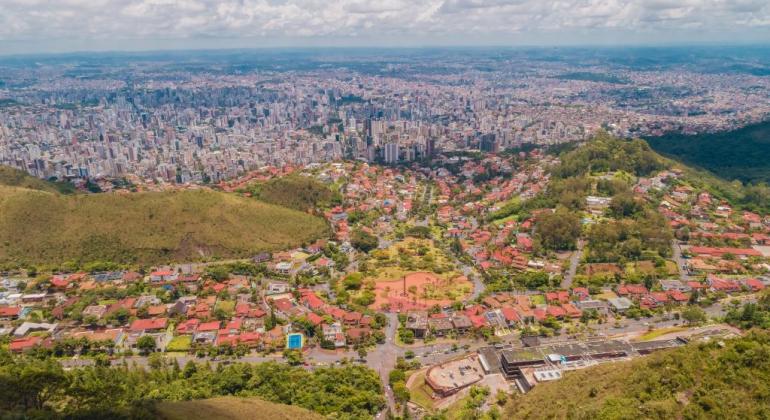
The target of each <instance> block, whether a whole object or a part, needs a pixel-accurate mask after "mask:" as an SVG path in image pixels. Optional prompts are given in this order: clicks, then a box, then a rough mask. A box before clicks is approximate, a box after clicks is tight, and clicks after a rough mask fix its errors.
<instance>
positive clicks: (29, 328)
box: [13, 322, 59, 337]
mask: <svg viewBox="0 0 770 420" xmlns="http://www.w3.org/2000/svg"><path fill="white" fill-rule="evenodd" d="M58 326H59V324H49V323H46V322H25V323H23V324H21V325H20V326H19V327H18V328H16V330H14V331H13V335H15V336H17V337H23V336H25V335H27V334H29V333H31V332H47V333H49V334H53V333H54V332H55V331H56V328H57V327H58Z"/></svg>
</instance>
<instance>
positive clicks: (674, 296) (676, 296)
mask: <svg viewBox="0 0 770 420" xmlns="http://www.w3.org/2000/svg"><path fill="white" fill-rule="evenodd" d="M666 293H668V297H669V298H671V301H673V302H674V303H680V304H681V303H686V302H688V301H689V300H690V297H689V296H688V295H686V294H684V293H682V292H680V291H679V290H669V291H668V292H666Z"/></svg>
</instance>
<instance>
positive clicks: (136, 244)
mask: <svg viewBox="0 0 770 420" xmlns="http://www.w3.org/2000/svg"><path fill="white" fill-rule="evenodd" d="M327 229H328V228H327V226H326V223H325V222H324V221H323V220H322V219H320V218H316V217H313V216H311V215H308V214H305V213H302V212H299V211H296V210H292V209H288V208H285V207H280V206H276V205H272V204H267V203H263V202H260V201H257V200H251V199H246V198H241V197H237V196H235V195H231V194H226V193H221V192H214V191H209V190H198V191H180V192H148V193H130V194H76V195H62V194H56V193H51V192H47V191H36V190H30V189H27V188H19V187H7V186H5V187H4V186H0V263H17V264H35V265H39V264H62V263H64V262H68V261H72V262H76V263H80V264H83V263H87V262H94V261H110V262H116V263H160V262H166V261H172V260H173V261H190V260H201V259H205V258H213V257H219V258H232V257H248V256H250V255H252V254H253V253H256V252H259V251H269V250H276V249H284V248H288V247H292V246H298V245H301V244H302V243H303V242H310V241H312V240H314V239H316V238H318V237H320V236H323V235H325V234H326V233H327Z"/></svg>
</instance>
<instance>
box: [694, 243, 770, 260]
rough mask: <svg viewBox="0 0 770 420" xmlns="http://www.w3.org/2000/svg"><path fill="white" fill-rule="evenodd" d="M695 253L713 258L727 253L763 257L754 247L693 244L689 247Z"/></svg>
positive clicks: (722, 256) (721, 256) (737, 255)
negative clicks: (715, 246)
mask: <svg viewBox="0 0 770 420" xmlns="http://www.w3.org/2000/svg"><path fill="white" fill-rule="evenodd" d="M688 250H689V251H690V252H691V253H692V254H693V255H698V256H701V257H706V258H708V257H711V258H724V256H725V255H728V254H729V255H734V256H736V257H738V258H740V259H747V258H748V257H761V256H762V253H761V252H759V251H757V250H756V249H753V248H727V247H723V248H713V247H706V246H693V247H690V248H689V249H688Z"/></svg>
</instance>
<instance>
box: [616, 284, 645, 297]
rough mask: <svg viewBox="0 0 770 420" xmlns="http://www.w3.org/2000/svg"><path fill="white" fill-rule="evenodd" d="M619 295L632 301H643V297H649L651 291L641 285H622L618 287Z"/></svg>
mask: <svg viewBox="0 0 770 420" xmlns="http://www.w3.org/2000/svg"><path fill="white" fill-rule="evenodd" d="M617 293H618V295H620V296H624V297H628V298H631V299H641V298H642V297H643V296H645V295H647V293H649V291H648V290H647V288H646V287H644V285H641V284H621V285H620V286H618V290H617Z"/></svg>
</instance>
